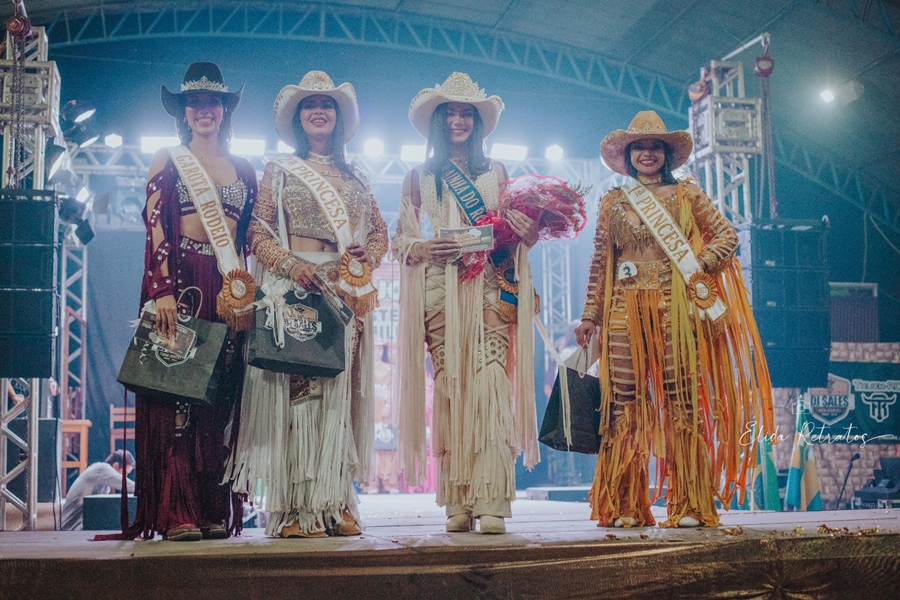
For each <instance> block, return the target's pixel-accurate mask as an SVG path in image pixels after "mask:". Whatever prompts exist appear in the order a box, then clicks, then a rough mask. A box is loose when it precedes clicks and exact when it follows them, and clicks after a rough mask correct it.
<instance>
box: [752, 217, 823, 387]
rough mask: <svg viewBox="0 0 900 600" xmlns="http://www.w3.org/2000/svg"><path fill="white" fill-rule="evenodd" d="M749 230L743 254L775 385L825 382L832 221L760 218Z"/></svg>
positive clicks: (756, 315) (755, 311) (784, 385)
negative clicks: (828, 236) (829, 229)
mask: <svg viewBox="0 0 900 600" xmlns="http://www.w3.org/2000/svg"><path fill="white" fill-rule="evenodd" d="M747 233H748V231H747V230H745V231H743V232H741V241H742V245H741V256H740V258H741V262H742V266H743V269H744V276H745V280H746V281H747V283H748V287H749V289H750V295H751V302H752V303H753V314H754V316H755V317H756V322H757V325H758V326H759V334H760V337H761V338H762V342H763V345H764V346H765V352H766V359H767V360H768V363H769V372H770V375H771V377H772V385H773V386H774V387H798V388H807V387H825V386H826V385H827V383H828V361H829V357H830V354H831V329H830V316H829V315H830V313H829V306H830V305H829V303H830V295H829V288H828V262H827V255H826V241H827V240H826V234H827V226H826V224H825V223H823V222H822V221H811V220H788V219H772V220H757V221H754V222H753V223H752V225H750V227H749V236H748V235H747ZM748 238H749V239H748ZM748 241H749V248H748V247H747V245H746V243H747V242H748ZM748 255H749V260H748Z"/></svg>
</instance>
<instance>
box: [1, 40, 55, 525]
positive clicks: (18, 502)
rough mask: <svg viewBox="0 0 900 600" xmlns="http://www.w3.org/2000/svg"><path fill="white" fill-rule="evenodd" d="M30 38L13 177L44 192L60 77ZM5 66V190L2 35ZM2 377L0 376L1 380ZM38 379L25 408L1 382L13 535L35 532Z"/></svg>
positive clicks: (8, 67) (8, 81)
mask: <svg viewBox="0 0 900 600" xmlns="http://www.w3.org/2000/svg"><path fill="white" fill-rule="evenodd" d="M32 32H33V33H32V36H31V37H30V38H29V39H28V40H27V41H26V42H25V52H24V57H25V68H24V73H25V81H24V94H23V95H24V98H20V100H21V101H22V103H23V105H24V106H23V112H22V115H21V116H22V118H23V119H24V122H25V124H26V127H27V131H26V134H25V138H26V139H25V140H23V141H24V147H25V148H24V149H25V161H24V162H23V164H20V165H17V167H18V170H19V172H18V173H16V174H15V180H17V181H19V182H23V183H25V184H26V185H27V187H29V188H30V189H34V190H41V189H44V183H45V181H44V144H45V141H46V140H45V138H46V136H47V135H51V136H55V135H58V133H59V87H60V86H59V81H60V80H59V71H57V69H56V63H54V62H48V61H47V50H48V41H47V35H46V33H45V31H44V29H43V28H42V27H35V28H33V30H32ZM5 46H6V54H5V60H0V80H2V88H0V94H2V99H0V121H3V150H2V152H3V161H2V173H0V177H2V180H3V184H4V186H5V185H8V184H9V180H10V174H9V173H8V171H7V170H8V169H9V167H11V166H12V164H13V163H14V162H15V161H14V160H13V156H12V152H13V150H12V144H10V138H11V137H15V136H13V131H12V120H13V114H12V112H13V111H12V109H13V106H14V104H15V103H14V102H13V100H14V98H13V93H14V91H13V86H12V72H13V41H12V39H11V38H10V36H9V34H7V35H6V43H5ZM3 375H5V374H4V373H0V376H3ZM40 383H41V382H40V379H31V380H28V381H25V380H23V384H24V385H25V387H26V388H27V389H28V396H27V399H26V401H25V402H21V403H20V404H18V405H16V406H13V407H12V408H9V402H10V401H9V399H8V398H7V394H6V391H7V387H6V386H7V380H6V379H2V380H0V388H2V389H0V397H2V400H0V530H6V529H7V519H6V508H7V503H9V504H11V505H12V506H13V508H15V509H16V510H18V511H19V512H20V513H21V514H22V521H21V525H19V526H18V527H14V529H29V530H34V529H37V472H38V423H39V420H38V419H39V411H40V397H41V388H40ZM23 413H27V418H28V435H27V436H26V437H25V439H23V438H21V437H19V436H18V435H16V434H14V433H13V432H12V431H11V430H10V429H9V423H10V421H12V420H13V419H16V418H18V417H20V416H21V415H22V414H23ZM10 447H12V448H13V450H14V451H16V452H17V453H19V452H21V453H24V454H25V458H24V460H22V461H18V460H17V461H15V462H16V465H15V466H14V467H13V468H12V469H11V470H9V469H7V458H8V457H7V453H8V451H9V448H10ZM23 471H24V472H25V473H26V476H27V480H26V484H25V498H24V499H23V498H18V497H17V496H16V495H15V494H13V493H12V492H10V491H9V489H8V488H7V484H8V483H9V482H10V481H12V480H13V479H14V478H16V477H18V476H19V475H20V474H21V473H22V472H23Z"/></svg>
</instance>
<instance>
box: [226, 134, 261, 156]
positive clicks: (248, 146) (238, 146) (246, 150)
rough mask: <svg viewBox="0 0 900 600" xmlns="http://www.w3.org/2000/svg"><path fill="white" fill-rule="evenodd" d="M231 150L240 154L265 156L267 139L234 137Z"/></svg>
mask: <svg viewBox="0 0 900 600" xmlns="http://www.w3.org/2000/svg"><path fill="white" fill-rule="evenodd" d="M231 152H232V154H237V155H238V156H265V154H266V140H253V139H249V138H233V139H232V140H231Z"/></svg>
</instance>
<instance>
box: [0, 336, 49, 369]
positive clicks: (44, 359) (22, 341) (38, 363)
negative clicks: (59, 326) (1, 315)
mask: <svg viewBox="0 0 900 600" xmlns="http://www.w3.org/2000/svg"><path fill="white" fill-rule="evenodd" d="M55 351H56V336H55V335H48V334H45V335H0V373H3V376H4V377H23V378H25V379H31V378H32V377H38V378H41V379H46V378H47V377H52V376H53V355H54V353H55Z"/></svg>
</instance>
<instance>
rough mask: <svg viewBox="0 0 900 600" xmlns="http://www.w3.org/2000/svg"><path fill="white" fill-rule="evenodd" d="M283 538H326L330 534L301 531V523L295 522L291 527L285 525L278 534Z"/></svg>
mask: <svg viewBox="0 0 900 600" xmlns="http://www.w3.org/2000/svg"><path fill="white" fill-rule="evenodd" d="M278 535H280V536H281V537H283V538H324V537H328V534H327V533H325V532H324V531H311V532H309V533H306V532H304V531H303V530H302V529H300V521H294V522H293V523H291V524H290V525H285V526H284V527H282V528H281V531H280V532H278Z"/></svg>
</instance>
